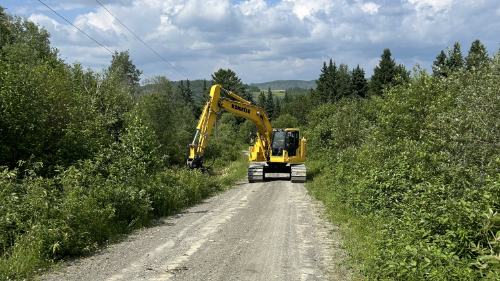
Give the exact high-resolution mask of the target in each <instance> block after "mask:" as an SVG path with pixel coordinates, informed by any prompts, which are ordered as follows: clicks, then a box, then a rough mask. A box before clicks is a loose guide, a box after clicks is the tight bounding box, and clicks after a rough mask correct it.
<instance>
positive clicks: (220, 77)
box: [212, 68, 245, 99]
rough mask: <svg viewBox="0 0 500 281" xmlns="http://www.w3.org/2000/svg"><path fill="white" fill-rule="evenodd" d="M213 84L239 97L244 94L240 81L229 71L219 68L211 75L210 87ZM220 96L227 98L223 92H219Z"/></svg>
mask: <svg viewBox="0 0 500 281" xmlns="http://www.w3.org/2000/svg"><path fill="white" fill-rule="evenodd" d="M215 84H219V85H221V86H222V88H224V89H226V90H228V91H231V92H233V93H234V94H236V95H238V96H240V97H241V96H242V95H243V94H244V93H245V87H244V86H243V83H242V82H241V79H240V78H238V76H236V73H234V71H232V70H231V69H228V70H224V69H222V68H220V69H219V70H218V71H217V72H215V73H214V74H212V85H215ZM221 96H223V97H229V96H228V95H227V94H226V93H224V92H223V91H221ZM231 99H232V98H231Z"/></svg>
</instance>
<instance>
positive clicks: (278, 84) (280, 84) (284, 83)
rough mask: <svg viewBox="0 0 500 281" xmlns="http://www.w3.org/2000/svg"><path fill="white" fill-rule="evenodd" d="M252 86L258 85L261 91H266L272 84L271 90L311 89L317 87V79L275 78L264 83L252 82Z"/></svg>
mask: <svg viewBox="0 0 500 281" xmlns="http://www.w3.org/2000/svg"><path fill="white" fill-rule="evenodd" d="M250 86H257V87H258V88H259V89H260V90H261V91H266V90H267V89H268V88H269V86H271V90H286V89H290V88H295V87H297V88H302V89H307V90H309V89H311V88H316V80H310V81H306V80H275V81H270V82H264V83H250Z"/></svg>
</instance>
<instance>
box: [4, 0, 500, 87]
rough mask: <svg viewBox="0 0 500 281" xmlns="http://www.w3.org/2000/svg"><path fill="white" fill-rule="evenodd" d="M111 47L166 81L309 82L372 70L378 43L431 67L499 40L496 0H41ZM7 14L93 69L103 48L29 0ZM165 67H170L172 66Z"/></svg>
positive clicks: (10, 5) (102, 61)
mask: <svg viewBox="0 0 500 281" xmlns="http://www.w3.org/2000/svg"><path fill="white" fill-rule="evenodd" d="M42 1H43V2H44V3H45V4H47V5H48V6H50V7H51V8H53V9H54V10H55V11H57V12H58V13H59V14H60V15H62V16H63V17H65V18H66V19H67V20H68V21H70V22H71V23H72V24H74V25H75V26H77V27H78V28H80V29H81V30H83V31H84V32H85V33H87V34H88V35H90V36H91V37H92V38H94V39H95V40H96V41H98V42H99V43H101V44H102V45H104V46H106V48H108V49H109V50H111V51H113V52H114V51H115V50H116V51H118V52H120V51H126V50H128V51H129V52H130V55H131V59H132V60H133V62H134V64H135V65H136V67H137V68H138V69H140V70H142V71H143V72H144V74H146V75H148V76H150V77H152V76H156V75H161V76H165V77H167V78H168V79H170V80H174V81H177V80H180V79H183V80H185V79H187V78H188V79H190V80H195V79H210V75H211V74H212V73H214V72H215V71H217V70H218V69H220V68H223V69H228V68H229V69H231V70H233V71H234V72H236V75H237V76H238V77H239V78H241V80H242V82H243V83H247V84H250V83H261V82H268V81H272V80H292V79H294V80H295V79H296V80H313V79H317V78H318V77H319V74H320V71H321V68H322V66H323V62H325V61H329V60H330V58H331V59H333V60H334V61H335V62H336V63H337V64H340V63H344V64H347V65H348V66H349V68H351V69H352V68H354V67H356V66H357V65H358V64H359V66H360V67H362V68H363V69H364V70H365V72H366V77H367V78H368V77H370V76H371V75H372V74H373V68H374V67H375V66H376V65H377V64H378V63H379V61H380V56H381V54H382V52H383V50H384V49H385V48H389V49H390V50H391V53H392V58H393V59H395V60H396V62H397V63H402V64H403V65H405V66H406V69H407V70H412V69H413V68H414V67H415V66H416V65H420V67H421V68H425V69H428V71H429V72H430V71H432V70H431V65H432V62H433V61H434V60H435V59H436V56H437V55H438V54H439V53H440V52H441V50H445V52H446V51H447V50H446V48H447V47H453V44H454V43H455V42H459V43H460V44H461V45H462V48H461V50H462V53H463V55H464V56H466V55H467V53H468V51H469V48H470V45H471V43H472V42H473V41H474V40H476V39H479V40H481V42H482V43H483V44H484V45H485V46H486V49H487V51H488V53H489V55H490V56H491V55H493V54H494V53H497V52H498V50H499V47H500V45H499V44H500V32H499V30H500V1H498V0H371V1H370V0H268V1H264V0H249V1H238V0H99V2H100V3H102V4H103V5H104V6H105V7H106V8H107V9H108V10H109V11H110V12H111V13H113V14H114V15H115V16H116V17H117V18H118V19H119V20H120V21H121V22H122V23H124V24H125V25H126V26H127V27H128V28H129V29H130V30H131V31H132V32H133V33H135V34H136V35H137V36H138V37H139V38H141V39H142V40H143V41H144V42H145V43H146V44H147V45H148V46H149V47H151V48H152V49H153V50H154V51H155V52H157V53H158V54H159V55H160V56H161V57H162V58H163V59H165V60H166V61H168V63H170V65H169V64H167V63H166V62H165V61H163V60H162V59H161V58H159V57H158V56H157V55H156V54H155V53H154V52H152V51H151V50H150V49H149V48H148V47H146V46H145V45H144V44H143V43H141V41H139V40H138V39H137V38H136V37H135V36H134V35H133V34H132V33H130V32H129V31H128V30H127V29H126V28H125V27H124V26H123V25H121V24H120V23H119V22H118V21H117V20H116V19H115V18H114V17H113V16H111V15H110V14H109V13H108V12H107V11H106V10H105V9H104V8H102V7H101V6H100V5H99V3H98V2H97V1H96V0H58V1H56V0H42ZM0 6H3V7H6V8H7V10H6V11H7V12H9V13H11V14H17V15H19V16H23V17H26V18H28V19H29V20H31V21H34V22H36V23H38V24H39V25H40V26H43V27H44V28H45V29H46V30H48V31H49V32H50V34H51V45H52V46H53V47H56V48H57V49H59V51H60V57H61V58H62V59H64V60H65V61H66V62H67V63H71V64H72V63H74V62H80V63H81V64H82V65H83V66H85V67H91V68H93V69H94V70H100V69H101V68H102V67H107V66H108V65H109V64H110V61H111V54H110V53H109V52H108V51H107V50H105V49H104V48H102V47H101V46H99V45H98V44H96V43H95V42H94V41H92V40H91V39H89V38H88V37H86V36H85V35H84V34H82V33H81V32H80V31H78V30H77V29H75V28H74V27H73V26H71V25H70V24H68V23H67V22H66V21H64V20H63V19H61V18H60V17H59V16H58V15H56V14H55V13H54V12H52V11H50V10H49V9H47V8H46V7H45V6H43V5H42V3H40V2H39V1H37V0H0ZM171 65H172V66H174V67H175V69H174V68H173V67H172V66H171Z"/></svg>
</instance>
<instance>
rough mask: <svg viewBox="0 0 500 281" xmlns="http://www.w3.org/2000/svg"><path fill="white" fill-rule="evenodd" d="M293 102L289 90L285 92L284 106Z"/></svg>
mask: <svg viewBox="0 0 500 281" xmlns="http://www.w3.org/2000/svg"><path fill="white" fill-rule="evenodd" d="M290 101H291V99H290V94H288V90H285V96H284V97H283V104H287V103H289V102H290Z"/></svg>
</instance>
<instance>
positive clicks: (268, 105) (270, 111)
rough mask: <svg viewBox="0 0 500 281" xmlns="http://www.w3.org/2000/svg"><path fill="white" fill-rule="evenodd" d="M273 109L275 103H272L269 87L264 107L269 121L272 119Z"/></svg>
mask: <svg viewBox="0 0 500 281" xmlns="http://www.w3.org/2000/svg"><path fill="white" fill-rule="evenodd" d="M259 101H260V100H259ZM274 107H275V103H274V97H273V92H272V91H271V87H269V89H268V90H267V97H266V103H265V105H264V110H265V111H266V113H267V116H268V117H269V119H272V118H273V117H274Z"/></svg>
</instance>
